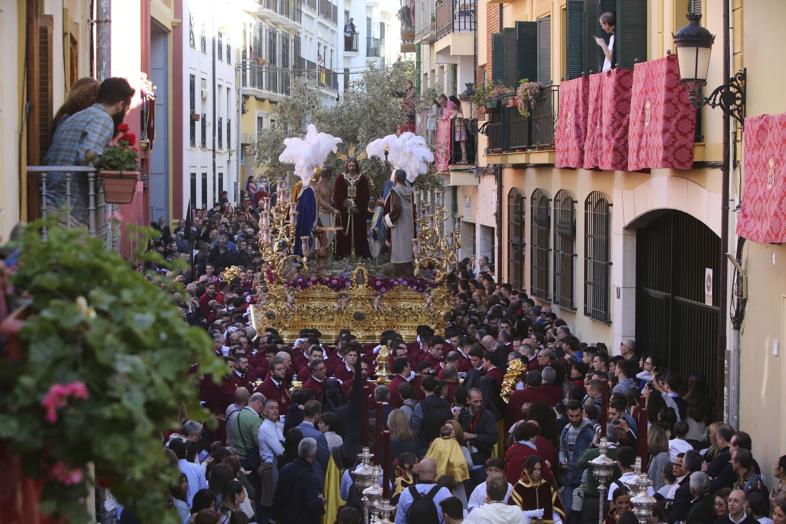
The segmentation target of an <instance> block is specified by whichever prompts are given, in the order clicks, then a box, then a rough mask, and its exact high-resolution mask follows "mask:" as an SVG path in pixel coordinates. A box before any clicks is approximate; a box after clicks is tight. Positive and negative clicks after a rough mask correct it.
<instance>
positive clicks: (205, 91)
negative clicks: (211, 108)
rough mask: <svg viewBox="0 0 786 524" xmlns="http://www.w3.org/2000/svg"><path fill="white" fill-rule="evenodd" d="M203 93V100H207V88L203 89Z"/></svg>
mask: <svg viewBox="0 0 786 524" xmlns="http://www.w3.org/2000/svg"><path fill="white" fill-rule="evenodd" d="M201 93H202V100H207V89H202V90H201Z"/></svg>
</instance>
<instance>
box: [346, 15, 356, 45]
mask: <svg viewBox="0 0 786 524" xmlns="http://www.w3.org/2000/svg"><path fill="white" fill-rule="evenodd" d="M356 31H357V29H355V22H354V19H352V18H350V19H349V20H348V21H347V23H346V24H344V51H357V49H353V48H352V40H353V39H354V38H353V37H354V36H355V32H356Z"/></svg>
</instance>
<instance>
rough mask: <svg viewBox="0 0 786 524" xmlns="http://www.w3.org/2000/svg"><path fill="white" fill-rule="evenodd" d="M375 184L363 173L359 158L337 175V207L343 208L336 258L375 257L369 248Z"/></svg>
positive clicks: (351, 161)
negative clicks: (371, 207)
mask: <svg viewBox="0 0 786 524" xmlns="http://www.w3.org/2000/svg"><path fill="white" fill-rule="evenodd" d="M370 193H371V186H370V184H369V181H368V177H366V176H365V175H362V174H361V173H360V167H359V165H358V163H357V160H355V159H349V161H347V165H346V172H345V173H342V174H341V175H339V176H338V177H337V178H336V185H335V186H334V187H333V207H335V208H336V209H338V210H339V211H340V214H339V215H338V223H337V224H336V225H337V226H339V227H340V228H341V230H340V231H337V232H336V255H335V256H336V258H342V257H345V256H350V255H352V254H353V249H354V255H355V256H356V257H358V258H371V251H370V250H369V247H368V224H367V223H366V221H367V219H368V216H367V215H368V199H369V197H370Z"/></svg>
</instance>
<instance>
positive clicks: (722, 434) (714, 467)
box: [707, 424, 737, 491]
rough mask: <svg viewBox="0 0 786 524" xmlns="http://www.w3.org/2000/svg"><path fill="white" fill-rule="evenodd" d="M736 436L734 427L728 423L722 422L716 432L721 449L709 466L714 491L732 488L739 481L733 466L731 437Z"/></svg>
mask: <svg viewBox="0 0 786 524" xmlns="http://www.w3.org/2000/svg"><path fill="white" fill-rule="evenodd" d="M732 438H734V429H732V427H731V426H729V425H728V424H721V425H720V426H719V427H718V430H717V431H716V432H715V441H716V442H717V443H718V447H719V448H720V451H719V452H718V453H717V454H716V455H715V457H714V458H713V459H712V462H710V465H709V466H707V475H709V476H710V477H711V478H712V486H711V487H710V489H711V490H712V491H718V490H719V489H721V488H730V487H732V486H733V485H734V483H735V482H736V481H737V475H736V473H734V469H733V468H732V467H731V439H732Z"/></svg>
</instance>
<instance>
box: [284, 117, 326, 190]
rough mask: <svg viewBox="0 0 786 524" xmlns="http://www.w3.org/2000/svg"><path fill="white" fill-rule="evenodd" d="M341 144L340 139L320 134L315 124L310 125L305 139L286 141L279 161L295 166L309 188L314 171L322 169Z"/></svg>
mask: <svg viewBox="0 0 786 524" xmlns="http://www.w3.org/2000/svg"><path fill="white" fill-rule="evenodd" d="M340 143H341V139H340V138H338V137H335V136H333V135H329V134H327V133H320V132H318V131H317V128H316V127H314V124H309V125H308V130H307V131H306V136H305V137H303V138H298V137H290V138H285V139H284V151H283V152H282V153H281V154H280V155H279V157H278V161H279V162H282V163H284V164H294V165H295V175H297V176H298V177H300V180H302V181H303V185H304V186H307V185H309V184H310V183H311V179H312V178H314V169H315V168H317V167H321V166H322V164H324V163H325V160H327V157H328V155H330V153H335V152H336V151H338V145H339V144H340Z"/></svg>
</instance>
